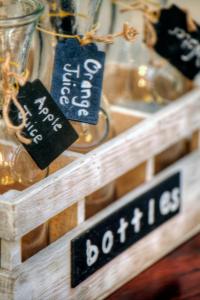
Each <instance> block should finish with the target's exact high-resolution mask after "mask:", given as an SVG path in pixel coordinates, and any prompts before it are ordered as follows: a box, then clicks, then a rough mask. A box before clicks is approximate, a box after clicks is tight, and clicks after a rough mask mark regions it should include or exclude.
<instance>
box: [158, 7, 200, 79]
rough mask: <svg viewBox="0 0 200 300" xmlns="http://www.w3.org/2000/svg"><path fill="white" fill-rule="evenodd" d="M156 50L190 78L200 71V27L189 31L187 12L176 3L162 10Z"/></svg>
mask: <svg viewBox="0 0 200 300" xmlns="http://www.w3.org/2000/svg"><path fill="white" fill-rule="evenodd" d="M155 29H156V33H157V37H158V38H157V42H156V45H155V46H154V48H155V50H156V51H157V52H158V53H159V54H160V55H161V56H163V57H164V58H166V59H167V60H168V61H169V62H170V63H171V64H172V65H174V66H175V67H176V68H177V69H178V70H179V71H180V72H182V73H183V75H185V76H186V77H188V78H189V79H194V77H195V76H196V75H197V74H198V73H199V71H200V27H199V26H198V25H197V30H196V31H195V32H189V31H188V26H187V19H186V13H185V12H184V11H183V10H181V9H179V8H178V7H177V6H176V5H172V6H171V7H170V8H169V9H163V10H161V15H160V19H159V22H158V23H157V24H156V25H155Z"/></svg>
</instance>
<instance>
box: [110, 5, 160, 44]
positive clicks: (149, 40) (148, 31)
mask: <svg viewBox="0 0 200 300" xmlns="http://www.w3.org/2000/svg"><path fill="white" fill-rule="evenodd" d="M112 1H113V3H115V4H117V5H120V6H121V7H122V8H121V10H120V11H121V12H122V13H124V12H128V11H140V12H142V15H143V18H144V36H145V42H146V44H147V46H148V47H150V48H152V47H153V46H154V45H155V44H156V42H157V34H156V30H155V28H154V26H153V24H155V23H156V22H158V19H159V16H160V5H159V4H158V3H156V2H154V1H153V0H152V1H151V0H139V1H134V2H133V3H131V4H127V3H124V2H123V1H121V0H112Z"/></svg>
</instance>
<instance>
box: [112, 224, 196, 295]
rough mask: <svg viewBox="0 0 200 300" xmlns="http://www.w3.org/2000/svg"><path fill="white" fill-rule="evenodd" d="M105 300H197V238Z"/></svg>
mask: <svg viewBox="0 0 200 300" xmlns="http://www.w3.org/2000/svg"><path fill="white" fill-rule="evenodd" d="M175 230H176V229H175ZM119 272H120V270H119ZM107 300H200V235H198V236H196V237H194V238H193V239H192V240H190V241H188V242H187V243H185V244H184V245H182V246H181V247H179V248H178V249H177V250H175V251H174V252H172V253H171V254H170V255H168V256H167V257H165V258H164V259H162V260H161V261H159V262H158V263H157V264H155V265H153V266H152V267H151V268H149V269H148V270H146V271H145V272H143V273H142V274H140V275H139V276H138V277H136V278H135V279H133V280H132V281H130V282H129V283H127V284H126V285H124V286H123V287H122V288H121V289H119V290H118V291H116V292H115V293H114V294H113V295H111V296H110V297H109V298H107Z"/></svg>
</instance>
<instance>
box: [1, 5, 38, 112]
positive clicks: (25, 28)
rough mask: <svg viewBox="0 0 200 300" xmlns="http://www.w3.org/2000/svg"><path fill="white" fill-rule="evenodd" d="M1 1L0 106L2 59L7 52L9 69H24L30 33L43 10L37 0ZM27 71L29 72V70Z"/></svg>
mask: <svg viewBox="0 0 200 300" xmlns="http://www.w3.org/2000/svg"><path fill="white" fill-rule="evenodd" d="M2 1H3V5H1V3H0V45H1V47H0V59H1V63H0V106H2V98H3V83H2V80H3V78H2V65H3V61H4V60H5V58H6V56H7V54H9V57H10V62H11V63H10V65H9V68H10V71H11V72H15V73H18V74H20V73H22V72H23V71H24V70H25V68H26V62H27V57H28V54H29V48H30V44H31V40H32V34H33V32H34V29H35V26H36V24H37V21H38V18H39V16H40V15H41V13H42V12H43V6H42V5H41V4H40V3H39V2H37V0H21V1H17V0H2ZM2 1H1V2H2ZM4 2H5V3H4ZM29 72H30V73H31V70H29ZM1 108H2V107H1ZM1 108H0V109H1Z"/></svg>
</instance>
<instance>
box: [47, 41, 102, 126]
mask: <svg viewBox="0 0 200 300" xmlns="http://www.w3.org/2000/svg"><path fill="white" fill-rule="evenodd" d="M104 62H105V53H104V52H102V51H99V50H98V48H97V46H96V45H95V44H89V45H86V46H81V45H80V43H79V41H78V40H76V39H67V40H65V41H60V42H58V44H57V47H56V55H55V64H54V72H53V80H52V88H51V94H52V96H53V99H54V100H55V101H56V103H57V104H58V106H59V107H60V109H61V110H62V112H63V114H64V115H65V117H66V118H67V119H68V120H73V121H78V122H83V123H89V124H97V122H98V116H99V110H100V100H101V92H102V82H103V72H104Z"/></svg>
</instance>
